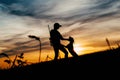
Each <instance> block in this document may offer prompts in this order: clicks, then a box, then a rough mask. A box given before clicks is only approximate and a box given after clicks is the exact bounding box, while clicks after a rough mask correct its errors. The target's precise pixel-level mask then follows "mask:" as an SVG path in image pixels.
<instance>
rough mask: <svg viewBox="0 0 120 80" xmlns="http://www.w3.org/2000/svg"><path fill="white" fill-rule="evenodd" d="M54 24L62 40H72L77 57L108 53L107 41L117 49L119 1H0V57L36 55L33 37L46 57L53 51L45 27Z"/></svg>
mask: <svg viewBox="0 0 120 80" xmlns="http://www.w3.org/2000/svg"><path fill="white" fill-rule="evenodd" d="M55 22H58V23H60V24H61V25H62V27H61V28H60V29H59V31H60V32H61V34H62V35H63V36H64V37H66V38H68V37H69V36H72V37H73V38H74V39H75V43H74V46H75V48H77V49H80V50H81V52H80V51H79V52H78V54H79V55H81V54H85V53H90V52H94V51H100V50H105V49H108V45H107V43H106V41H105V39H106V38H108V39H109V41H110V44H111V46H113V47H117V44H116V42H117V43H119V42H120V0H0V53H2V52H4V53H6V54H8V55H16V54H19V53H22V52H23V53H32V52H35V51H38V50H39V43H38V42H37V41H36V40H34V39H30V38H29V37H28V35H35V36H37V37H39V38H40V40H41V45H42V56H46V55H45V53H48V52H49V50H50V51H53V50H52V47H51V46H50V43H49V30H48V25H49V26H50V28H51V29H52V28H53V24H54V23H55ZM63 43H64V42H63ZM38 53H39V52H38ZM33 54H35V53H33ZM49 55H50V56H52V54H49Z"/></svg>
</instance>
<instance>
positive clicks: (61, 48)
mask: <svg viewBox="0 0 120 80" xmlns="http://www.w3.org/2000/svg"><path fill="white" fill-rule="evenodd" d="M60 50H61V51H62V52H63V53H64V54H65V58H68V52H67V50H66V49H65V47H64V46H63V45H60Z"/></svg>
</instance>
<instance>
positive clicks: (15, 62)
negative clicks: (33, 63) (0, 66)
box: [0, 53, 27, 68]
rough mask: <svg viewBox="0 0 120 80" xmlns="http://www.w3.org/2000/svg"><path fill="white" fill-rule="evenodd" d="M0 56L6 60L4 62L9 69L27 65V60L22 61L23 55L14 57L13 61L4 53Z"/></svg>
mask: <svg viewBox="0 0 120 80" xmlns="http://www.w3.org/2000/svg"><path fill="white" fill-rule="evenodd" d="M0 55H3V56H5V57H7V58H8V59H6V60H4V62H6V63H8V64H9V66H10V68H14V67H22V66H25V65H27V60H23V59H24V56H23V55H24V53H21V54H20V55H19V56H17V55H16V56H15V58H14V60H13V61H12V60H11V59H10V57H9V56H8V55H7V54H6V53H1V54H0Z"/></svg>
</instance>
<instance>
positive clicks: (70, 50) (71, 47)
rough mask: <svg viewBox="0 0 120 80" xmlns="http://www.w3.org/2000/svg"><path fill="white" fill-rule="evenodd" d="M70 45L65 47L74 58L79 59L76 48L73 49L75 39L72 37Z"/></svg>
mask: <svg viewBox="0 0 120 80" xmlns="http://www.w3.org/2000/svg"><path fill="white" fill-rule="evenodd" d="M69 41H70V42H69V44H68V45H67V46H65V47H66V48H67V49H68V51H69V52H70V53H71V55H72V56H73V57H78V55H77V53H76V52H75V51H74V47H73V43H74V39H73V38H72V37H69Z"/></svg>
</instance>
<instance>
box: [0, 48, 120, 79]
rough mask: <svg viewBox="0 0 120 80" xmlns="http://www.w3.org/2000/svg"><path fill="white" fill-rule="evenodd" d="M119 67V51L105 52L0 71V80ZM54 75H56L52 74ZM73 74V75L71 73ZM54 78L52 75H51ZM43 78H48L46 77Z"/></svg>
mask: <svg viewBox="0 0 120 80" xmlns="http://www.w3.org/2000/svg"><path fill="white" fill-rule="evenodd" d="M119 65H120V49H119V48H117V49H113V50H106V51H100V52H95V53H91V54H86V55H82V56H79V57H70V58H68V59H59V60H57V61H52V60H51V61H46V62H41V63H36V64H31V65H27V66H24V67H14V68H11V69H7V70H0V75H1V78H3V79H1V80H8V79H9V80H30V79H31V78H33V77H34V78H43V76H41V74H42V75H50V74H52V73H54V72H62V74H61V75H63V74H65V73H66V72H70V71H75V72H76V73H77V71H81V70H82V68H85V67H87V68H88V69H90V67H98V66H99V67H111V66H119ZM98 70H99V69H98ZM54 74H56V73H54ZM71 74H74V73H71ZM53 76H54V75H53ZM44 78H48V77H47V76H46V77H44Z"/></svg>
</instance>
